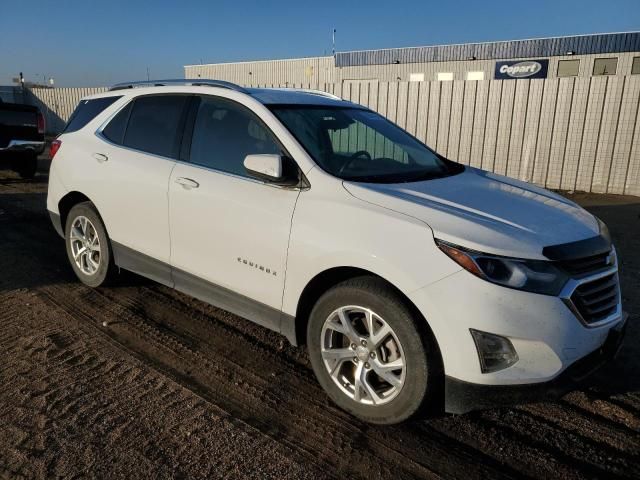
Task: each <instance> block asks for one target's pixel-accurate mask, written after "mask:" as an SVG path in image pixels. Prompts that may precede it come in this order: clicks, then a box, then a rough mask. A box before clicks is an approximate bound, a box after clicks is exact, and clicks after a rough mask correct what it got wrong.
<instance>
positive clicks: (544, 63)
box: [494, 59, 549, 80]
mask: <svg viewBox="0 0 640 480" xmlns="http://www.w3.org/2000/svg"><path fill="white" fill-rule="evenodd" d="M548 69H549V60H546V59H544V60H520V61H516V62H496V72H495V76H494V78H496V79H499V80H512V79H517V78H547V70H548Z"/></svg>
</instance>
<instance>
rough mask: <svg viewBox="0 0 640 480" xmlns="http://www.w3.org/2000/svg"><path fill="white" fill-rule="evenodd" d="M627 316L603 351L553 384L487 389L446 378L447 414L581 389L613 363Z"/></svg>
mask: <svg viewBox="0 0 640 480" xmlns="http://www.w3.org/2000/svg"><path fill="white" fill-rule="evenodd" d="M626 319H627V315H626V314H624V315H623V320H622V322H620V323H618V324H617V325H616V326H615V327H614V328H611V329H610V330H609V333H608V335H607V338H606V340H605V341H604V343H603V344H602V345H601V346H600V348H598V349H596V350H595V351H593V352H591V353H590V354H588V355H587V356H585V357H583V358H581V359H580V360H578V361H576V362H575V363H573V364H572V365H570V366H569V367H567V368H566V369H565V370H564V371H563V372H562V373H561V374H560V375H558V376H557V377H556V378H554V379H553V380H550V381H547V382H542V383H534V384H527V385H483V384H477V383H469V382H465V381H461V380H458V379H455V378H453V377H449V376H447V377H445V410H446V411H447V412H449V413H456V414H462V413H467V412H470V411H472V410H480V409H484V408H492V407H497V406H504V405H513V404H520V403H531V402H536V401H543V400H552V399H556V398H559V397H561V396H562V395H564V394H565V393H567V392H569V391H571V390H573V389H575V388H576V387H577V386H579V385H580V384H581V383H582V382H583V381H584V380H585V379H586V378H587V377H588V376H589V375H591V374H592V373H594V372H595V371H596V370H598V369H599V368H600V367H602V366H603V365H604V364H606V363H608V362H609V361H611V360H612V359H613V358H614V357H615V356H616V354H617V353H618V351H619V350H620V346H621V344H622V339H623V338H624V334H625V330H626V327H627V322H626Z"/></svg>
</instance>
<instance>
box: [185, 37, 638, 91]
mask: <svg viewBox="0 0 640 480" xmlns="http://www.w3.org/2000/svg"><path fill="white" fill-rule="evenodd" d="M639 52H640V32H627V33H607V34H597V35H580V36H570V37H555V38H540V39H531V40H513V41H501V42H485V43H466V44H458V45H435V46H427V47H406V48H388V49H381V50H361V51H351V52H337V53H336V54H335V57H331V56H329V57H326V56H325V57H311V58H299V59H288V60H262V61H253V62H237V63H214V64H207V65H187V66H185V67H184V68H185V77H186V78H216V79H219V80H227V81H231V82H235V83H239V84H241V85H285V84H291V85H293V84H311V85H316V86H320V85H322V84H324V83H340V82H343V81H352V80H374V81H375V80H377V81H385V82H395V81H410V80H412V74H417V76H414V77H413V78H422V79H423V80H424V81H431V80H438V73H446V74H452V80H467V74H468V73H469V72H476V73H477V72H482V77H483V79H485V80H490V79H492V78H493V75H494V68H495V64H496V61H501V60H512V61H517V60H528V59H547V60H548V61H549V68H548V74H547V78H555V77H557V76H558V64H559V62H560V61H563V60H574V61H576V60H577V61H578V62H579V65H578V74H577V75H576V76H578V77H587V76H591V75H592V73H593V69H594V62H595V60H596V59H598V58H602V57H603V56H614V57H615V58H617V68H616V75H629V74H630V73H631V68H632V63H633V59H634V58H635V57H637V56H638V55H640V53H639Z"/></svg>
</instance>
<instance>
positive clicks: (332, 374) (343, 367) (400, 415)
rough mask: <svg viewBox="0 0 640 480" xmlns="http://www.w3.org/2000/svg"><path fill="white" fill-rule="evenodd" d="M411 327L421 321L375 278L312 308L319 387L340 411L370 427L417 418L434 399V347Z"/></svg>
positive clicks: (310, 339) (310, 335)
mask: <svg viewBox="0 0 640 480" xmlns="http://www.w3.org/2000/svg"><path fill="white" fill-rule="evenodd" d="M345 319H346V320H347V321H348V322H349V323H350V327H349V326H345V325H346V324H345V323H344V322H345ZM417 322H424V320H423V319H422V318H416V315H415V314H414V313H413V311H412V309H411V308H409V306H408V305H407V303H406V301H405V300H404V299H403V298H402V297H401V295H400V294H399V293H398V292H397V291H396V290H394V289H393V288H392V287H391V286H390V285H388V284H387V283H386V282H385V281H384V280H382V279H380V278H377V277H358V278H353V279H350V280H346V281H344V282H342V283H340V284H338V285H336V286H335V287H333V288H331V289H330V290H329V291H327V292H326V293H325V294H324V295H322V297H321V298H320V299H319V300H318V302H317V303H316V305H315V306H314V307H313V310H312V311H311V315H310V318H309V325H308V329H307V345H308V349H309V357H310V360H311V365H312V367H313V371H314V372H315V374H316V377H317V378H318V381H319V383H320V385H321V386H322V387H323V388H324V389H325V391H326V392H327V394H328V395H329V397H330V398H331V399H332V400H333V401H334V402H335V403H336V404H337V405H338V406H339V407H341V408H343V409H344V410H346V411H348V412H349V413H351V414H353V415H354V416H356V417H358V418H360V419H362V420H364V421H367V422H370V423H376V424H395V423H399V422H402V421H404V420H407V419H408V418H410V417H411V416H413V415H415V414H416V413H418V412H419V410H420V409H421V407H422V405H423V404H425V401H426V400H427V399H428V398H429V397H430V396H431V395H432V394H434V395H435V394H436V392H437V388H436V386H437V385H438V382H439V380H440V379H439V378H438V377H439V376H441V370H440V369H439V368H438V366H439V365H440V364H441V363H440V353H439V351H438V349H437V344H435V339H433V338H431V335H430V332H426V330H428V328H419V327H418V324H417ZM345 332H346V333H345ZM425 337H426V338H425ZM396 366H397V367H398V368H397V369H394V367H396Z"/></svg>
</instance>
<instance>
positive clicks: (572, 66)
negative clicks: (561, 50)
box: [558, 60, 580, 77]
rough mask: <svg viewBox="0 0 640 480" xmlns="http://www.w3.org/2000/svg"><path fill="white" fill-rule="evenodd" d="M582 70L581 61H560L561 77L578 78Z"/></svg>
mask: <svg viewBox="0 0 640 480" xmlns="http://www.w3.org/2000/svg"><path fill="white" fill-rule="evenodd" d="M579 70H580V60H560V61H558V76H559V77H577V76H578V71H579Z"/></svg>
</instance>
